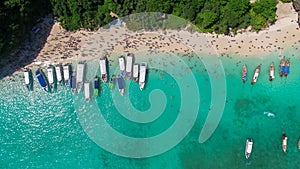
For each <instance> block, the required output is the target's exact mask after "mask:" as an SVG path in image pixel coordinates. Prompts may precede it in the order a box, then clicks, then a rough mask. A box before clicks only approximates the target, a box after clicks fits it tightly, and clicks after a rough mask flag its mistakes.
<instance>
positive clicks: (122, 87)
mask: <svg viewBox="0 0 300 169" xmlns="http://www.w3.org/2000/svg"><path fill="white" fill-rule="evenodd" d="M117 81H118V87H119V92H120V94H121V96H123V95H124V86H123V80H122V77H121V76H118V77H117Z"/></svg>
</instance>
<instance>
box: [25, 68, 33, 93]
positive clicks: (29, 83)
mask: <svg viewBox="0 0 300 169" xmlns="http://www.w3.org/2000/svg"><path fill="white" fill-rule="evenodd" d="M24 80H25V85H26V87H27V89H28V90H29V91H32V90H33V78H32V72H31V70H30V69H26V70H25V71H24Z"/></svg>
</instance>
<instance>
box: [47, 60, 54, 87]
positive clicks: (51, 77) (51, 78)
mask: <svg viewBox="0 0 300 169" xmlns="http://www.w3.org/2000/svg"><path fill="white" fill-rule="evenodd" d="M47 75H48V82H49V85H50V87H51V92H53V91H54V72H53V67H52V66H51V65H50V66H48V68H47Z"/></svg>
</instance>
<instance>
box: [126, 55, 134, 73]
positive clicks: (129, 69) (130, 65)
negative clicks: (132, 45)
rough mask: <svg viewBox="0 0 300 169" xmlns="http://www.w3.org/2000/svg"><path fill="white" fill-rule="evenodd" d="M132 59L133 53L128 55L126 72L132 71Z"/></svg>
mask: <svg viewBox="0 0 300 169" xmlns="http://www.w3.org/2000/svg"><path fill="white" fill-rule="evenodd" d="M132 61H133V57H132V56H131V55H128V56H127V58H126V72H131V71H132Z"/></svg>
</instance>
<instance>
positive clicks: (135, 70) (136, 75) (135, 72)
mask: <svg viewBox="0 0 300 169" xmlns="http://www.w3.org/2000/svg"><path fill="white" fill-rule="evenodd" d="M133 80H134V82H138V80H139V64H137V63H136V64H134V65H133Z"/></svg>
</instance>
